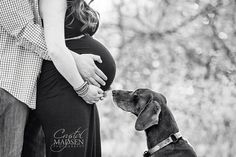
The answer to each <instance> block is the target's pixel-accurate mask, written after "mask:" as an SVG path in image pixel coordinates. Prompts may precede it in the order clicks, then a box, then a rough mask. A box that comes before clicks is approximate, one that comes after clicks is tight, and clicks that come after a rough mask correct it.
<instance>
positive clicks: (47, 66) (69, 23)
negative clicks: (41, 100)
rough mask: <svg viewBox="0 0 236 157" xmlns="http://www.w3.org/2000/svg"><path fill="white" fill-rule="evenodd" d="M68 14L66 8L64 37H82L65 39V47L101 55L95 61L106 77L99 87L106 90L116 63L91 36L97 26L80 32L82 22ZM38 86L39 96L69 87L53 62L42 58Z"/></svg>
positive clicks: (51, 94)
mask: <svg viewBox="0 0 236 157" xmlns="http://www.w3.org/2000/svg"><path fill="white" fill-rule="evenodd" d="M68 15H69V10H67V13H66V16H67V17H66V20H65V37H66V38H72V37H76V36H80V35H84V37H82V38H80V39H75V40H68V41H66V45H67V47H68V48H69V49H70V50H72V51H74V52H76V53H78V54H94V55H99V56H100V57H101V59H102V61H103V62H102V63H101V64H100V63H96V65H97V67H98V68H99V69H101V70H102V71H103V73H104V74H105V75H106V76H107V78H108V80H107V81H106V85H105V86H102V87H101V88H102V89H103V90H108V89H109V88H110V85H111V83H112V82H113V80H114V77H115V73H116V65H115V62H114V59H113V57H112V56H111V54H110V52H109V51H108V50H107V49H106V48H105V47H104V46H103V44H101V43H100V42H98V41H97V40H95V39H94V38H93V37H91V36H92V35H93V34H94V33H95V32H96V30H97V28H96V29H95V31H92V29H86V30H85V31H83V32H82V31H81V27H82V26H83V23H81V22H80V21H78V20H77V19H76V18H74V19H73V17H72V16H68ZM85 34H86V35H85ZM38 88H39V91H44V92H40V93H41V94H40V95H41V96H43V95H44V96H47V97H50V96H54V95H56V94H59V93H60V91H62V90H65V89H66V88H71V87H70V85H69V83H68V82H67V81H66V80H65V79H64V77H63V76H62V75H61V74H60V73H59V72H58V71H57V69H56V68H55V66H54V65H53V63H52V62H51V61H46V60H44V62H43V66H42V72H41V76H40V79H39V85H38ZM55 91H56V92H55ZM44 96H43V97H44Z"/></svg>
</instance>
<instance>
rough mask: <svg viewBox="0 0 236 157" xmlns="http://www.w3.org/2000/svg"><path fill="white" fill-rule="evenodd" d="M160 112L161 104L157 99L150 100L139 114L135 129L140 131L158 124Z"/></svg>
mask: <svg viewBox="0 0 236 157" xmlns="http://www.w3.org/2000/svg"><path fill="white" fill-rule="evenodd" d="M160 113H161V106H160V104H159V103H158V102H157V101H154V100H150V101H149V102H148V104H147V105H146V106H145V108H144V109H143V110H142V111H141V112H140V114H139V115H138V118H137V121H136V123H135V129H136V130H138V131H142V130H146V129H147V128H149V127H151V126H153V125H157V124H158V121H159V115H160Z"/></svg>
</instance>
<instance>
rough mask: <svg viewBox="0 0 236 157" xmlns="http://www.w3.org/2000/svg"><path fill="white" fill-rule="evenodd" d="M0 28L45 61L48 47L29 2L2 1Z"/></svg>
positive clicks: (26, 0) (22, 0) (0, 3)
mask: <svg viewBox="0 0 236 157" xmlns="http://www.w3.org/2000/svg"><path fill="white" fill-rule="evenodd" d="M0 8H1V9H0V26H1V27H2V28H3V29H4V30H5V31H6V32H7V33H8V34H9V35H11V36H12V37H13V38H15V39H16V41H17V42H18V44H19V45H20V46H23V47H24V48H26V49H30V50H32V52H35V53H37V54H38V55H39V56H40V57H42V58H44V59H50V58H49V57H48V56H47V47H46V44H45V41H44V34H43V29H42V27H41V26H40V24H38V23H37V21H35V19H34V14H33V10H32V6H31V4H30V2H29V1H28V0H21V1H19V0H0Z"/></svg>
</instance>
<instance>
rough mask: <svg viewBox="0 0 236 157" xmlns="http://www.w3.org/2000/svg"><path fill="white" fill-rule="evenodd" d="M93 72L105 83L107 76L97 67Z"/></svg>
mask: <svg viewBox="0 0 236 157" xmlns="http://www.w3.org/2000/svg"><path fill="white" fill-rule="evenodd" d="M95 72H96V74H97V75H98V76H99V77H100V78H102V79H103V80H105V81H106V80H107V76H106V75H105V74H104V73H103V72H102V70H100V69H99V68H98V67H97V66H96V69H95Z"/></svg>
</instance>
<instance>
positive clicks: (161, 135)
mask: <svg viewBox="0 0 236 157" xmlns="http://www.w3.org/2000/svg"><path fill="white" fill-rule="evenodd" d="M178 131H179V129H178V126H177V123H176V121H175V119H174V116H173V115H172V113H171V112H170V110H169V108H168V107H167V106H166V105H164V107H162V111H161V113H160V116H159V123H158V125H153V126H152V127H150V128H148V129H146V130H145V132H146V136H147V146H148V149H150V148H152V147H154V146H156V145H157V144H158V143H160V142H162V141H163V140H165V139H167V138H168V137H169V136H170V135H171V134H173V133H176V132H178Z"/></svg>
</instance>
